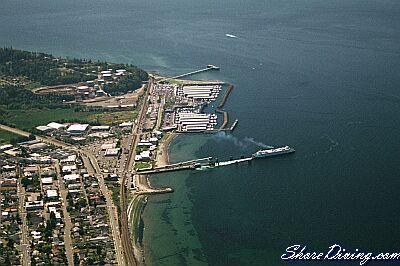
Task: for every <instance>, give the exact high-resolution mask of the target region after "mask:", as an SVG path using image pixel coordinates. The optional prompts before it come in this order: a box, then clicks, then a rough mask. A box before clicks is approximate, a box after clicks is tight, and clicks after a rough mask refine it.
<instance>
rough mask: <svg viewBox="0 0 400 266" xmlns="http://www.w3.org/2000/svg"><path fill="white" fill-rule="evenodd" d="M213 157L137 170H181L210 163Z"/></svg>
mask: <svg viewBox="0 0 400 266" xmlns="http://www.w3.org/2000/svg"><path fill="white" fill-rule="evenodd" d="M211 159H212V157H205V158H200V159H195V160H190V161H185V162H180V163H174V164H167V165H164V166H159V167H155V168H153V169H143V170H137V171H136V173H137V174H140V175H146V174H155V173H165V172H173V171H180V170H192V169H195V168H196V165H197V164H208V163H209V161H210V160H211Z"/></svg>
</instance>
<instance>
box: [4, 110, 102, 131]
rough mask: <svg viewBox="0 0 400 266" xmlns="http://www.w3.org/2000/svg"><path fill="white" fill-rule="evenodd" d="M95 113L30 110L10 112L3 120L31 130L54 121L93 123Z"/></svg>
mask: <svg viewBox="0 0 400 266" xmlns="http://www.w3.org/2000/svg"><path fill="white" fill-rule="evenodd" d="M94 114H95V113H94V112H74V109H72V108H67V109H42V110H39V109H33V110H32V109H30V110H10V111H8V113H7V114H6V115H4V117H3V119H4V120H6V121H7V122H8V123H9V124H14V125H15V126H16V127H17V128H20V129H23V130H30V129H32V128H33V127H36V126H39V125H46V124H48V123H49V122H52V121H60V120H77V121H80V122H89V121H92V117H93V115H94Z"/></svg>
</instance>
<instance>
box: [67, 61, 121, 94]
mask: <svg viewBox="0 0 400 266" xmlns="http://www.w3.org/2000/svg"><path fill="white" fill-rule="evenodd" d="M97 75H98V79H95V80H90V81H86V82H80V83H79V84H78V86H75V87H73V91H74V93H75V98H76V100H77V101H82V100H87V99H94V98H96V97H103V96H107V95H108V94H107V93H106V92H105V91H104V86H105V85H107V84H112V83H114V82H118V81H119V80H120V79H121V78H122V77H124V76H126V75H128V72H127V71H126V70H125V69H117V70H113V69H108V70H104V71H101V72H100V73H97Z"/></svg>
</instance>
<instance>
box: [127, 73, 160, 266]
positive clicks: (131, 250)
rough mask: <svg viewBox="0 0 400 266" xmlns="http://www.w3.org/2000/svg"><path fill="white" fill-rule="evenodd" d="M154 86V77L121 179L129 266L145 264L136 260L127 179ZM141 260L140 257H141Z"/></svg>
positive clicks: (145, 97) (133, 134)
mask: <svg viewBox="0 0 400 266" xmlns="http://www.w3.org/2000/svg"><path fill="white" fill-rule="evenodd" d="M152 87H153V78H150V79H149V82H148V87H147V91H146V95H145V96H144V98H143V102H142V107H141V108H140V112H139V115H138V119H137V123H136V125H135V126H134V127H132V133H131V134H132V143H131V146H130V151H129V155H128V158H127V162H126V165H125V168H124V173H123V177H122V180H121V188H120V199H121V213H120V225H121V239H122V247H123V250H124V253H125V259H126V262H127V264H128V265H129V266H131V265H137V264H143V262H142V261H136V258H135V254H139V253H140V252H137V251H135V249H134V247H133V242H132V239H131V234H130V230H129V223H128V212H127V210H128V203H127V195H126V190H127V188H126V181H127V179H128V178H131V169H132V166H133V161H134V158H135V155H136V146H137V144H138V142H139V140H140V134H141V129H142V126H143V122H144V119H145V115H146V110H147V106H148V98H149V95H150V93H151V90H152ZM139 260H140V259H139Z"/></svg>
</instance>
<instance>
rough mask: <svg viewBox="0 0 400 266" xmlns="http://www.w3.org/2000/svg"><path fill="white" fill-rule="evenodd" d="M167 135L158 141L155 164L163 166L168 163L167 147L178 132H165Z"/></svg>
mask: <svg viewBox="0 0 400 266" xmlns="http://www.w3.org/2000/svg"><path fill="white" fill-rule="evenodd" d="M167 134H168V136H167V137H166V138H165V139H164V140H163V141H162V142H161V143H160V146H159V148H158V150H157V157H156V166H164V165H167V164H168V163H169V155H168V149H169V145H170V144H171V142H172V140H174V139H175V138H176V137H177V136H178V135H179V134H178V133H167Z"/></svg>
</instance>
